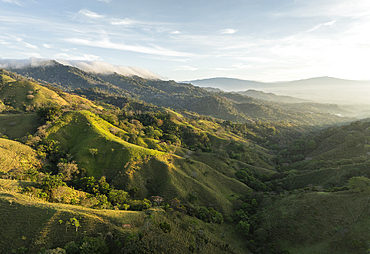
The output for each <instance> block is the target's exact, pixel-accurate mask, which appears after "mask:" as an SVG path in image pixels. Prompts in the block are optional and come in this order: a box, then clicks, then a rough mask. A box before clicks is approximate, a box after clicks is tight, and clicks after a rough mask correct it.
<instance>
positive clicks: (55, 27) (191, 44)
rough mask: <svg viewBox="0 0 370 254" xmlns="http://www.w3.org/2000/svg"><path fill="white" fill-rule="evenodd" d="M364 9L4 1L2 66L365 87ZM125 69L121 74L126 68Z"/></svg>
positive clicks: (299, 0) (290, 0)
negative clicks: (66, 66) (52, 65)
mask: <svg viewBox="0 0 370 254" xmlns="http://www.w3.org/2000/svg"><path fill="white" fill-rule="evenodd" d="M369 31H370V1H368V0H279V1H277V0H223V1H220V0H196V1H195V0H187V1H173V0H135V1H134V0H79V1H76V0H73V1H72V0H58V1H50V0H48V1H46V0H0V58H1V59H29V58H31V59H33V58H41V59H56V60H61V61H62V60H63V61H70V62H73V61H79V62H88V64H92V63H91V62H93V64H95V65H99V64H100V63H101V62H103V63H109V64H111V65H116V66H129V67H131V68H136V67H138V68H143V69H146V70H149V71H150V73H154V75H157V76H158V77H161V78H163V79H170V80H176V81H186V80H194V79H202V78H211V77H232V78H240V79H246V80H256V81H266V82H270V81H286V80H297V79H304V78H310V77H319V76H330V77H337V78H344V79H354V80H370V71H369V61H370V60H369V59H370V33H369ZM122 68H124V67H122Z"/></svg>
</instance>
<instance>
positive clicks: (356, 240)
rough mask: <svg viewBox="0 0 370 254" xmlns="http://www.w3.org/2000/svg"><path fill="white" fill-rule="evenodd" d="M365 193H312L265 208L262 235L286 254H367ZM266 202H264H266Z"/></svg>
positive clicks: (280, 199)
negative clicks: (265, 235)
mask: <svg viewBox="0 0 370 254" xmlns="http://www.w3.org/2000/svg"><path fill="white" fill-rule="evenodd" d="M368 201H369V193H368V192H353V191H346V192H337V193H327V192H311V193H306V194H303V193H300V194H293V195H289V196H287V197H283V198H278V199H277V200H276V201H268V202H270V203H269V204H268V205H266V207H265V210H264V212H263V213H262V216H263V218H264V221H263V223H262V225H261V228H263V230H261V233H262V231H264V232H266V233H267V234H268V235H269V236H270V237H271V239H272V240H273V242H275V243H278V244H279V245H280V246H282V248H283V249H286V250H288V251H289V253H292V254H295V253H297V254H298V253H299V254H306V253H307V254H316V253H317V254H324V253H331V254H336V253H338V254H339V253H354V254H355V253H366V251H367V250H368V249H369V246H368V242H369V240H370V238H369V236H368V234H367V233H366V232H367V230H368V225H369V223H370V221H369V216H370V210H369V205H368ZM266 202H267V201H266Z"/></svg>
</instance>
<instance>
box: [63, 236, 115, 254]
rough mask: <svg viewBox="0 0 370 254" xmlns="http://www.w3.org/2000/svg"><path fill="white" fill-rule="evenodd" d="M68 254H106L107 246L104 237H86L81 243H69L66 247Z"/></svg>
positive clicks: (107, 251)
mask: <svg viewBox="0 0 370 254" xmlns="http://www.w3.org/2000/svg"><path fill="white" fill-rule="evenodd" d="M64 249H65V250H66V252H67V254H106V253H109V249H108V247H107V244H106V243H105V241H104V239H103V238H102V237H84V238H83V239H82V240H81V241H79V242H77V243H76V242H74V241H72V242H69V243H67V244H66V246H64Z"/></svg>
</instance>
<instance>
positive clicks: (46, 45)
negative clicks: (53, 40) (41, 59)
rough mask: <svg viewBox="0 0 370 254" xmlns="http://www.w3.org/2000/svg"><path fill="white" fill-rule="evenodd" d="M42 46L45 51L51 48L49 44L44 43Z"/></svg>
mask: <svg viewBox="0 0 370 254" xmlns="http://www.w3.org/2000/svg"><path fill="white" fill-rule="evenodd" d="M42 46H44V48H46V49H51V48H52V46H51V45H50V44H46V43H44V44H43V45H42Z"/></svg>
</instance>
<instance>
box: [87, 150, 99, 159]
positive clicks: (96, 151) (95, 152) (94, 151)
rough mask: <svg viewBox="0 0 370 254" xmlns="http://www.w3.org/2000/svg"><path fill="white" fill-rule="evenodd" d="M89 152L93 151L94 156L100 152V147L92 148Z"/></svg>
mask: <svg viewBox="0 0 370 254" xmlns="http://www.w3.org/2000/svg"><path fill="white" fill-rule="evenodd" d="M89 152H90V153H91V156H92V157H94V155H97V154H98V149H97V148H90V149H89Z"/></svg>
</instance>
